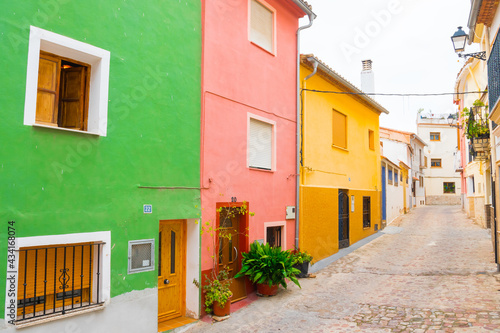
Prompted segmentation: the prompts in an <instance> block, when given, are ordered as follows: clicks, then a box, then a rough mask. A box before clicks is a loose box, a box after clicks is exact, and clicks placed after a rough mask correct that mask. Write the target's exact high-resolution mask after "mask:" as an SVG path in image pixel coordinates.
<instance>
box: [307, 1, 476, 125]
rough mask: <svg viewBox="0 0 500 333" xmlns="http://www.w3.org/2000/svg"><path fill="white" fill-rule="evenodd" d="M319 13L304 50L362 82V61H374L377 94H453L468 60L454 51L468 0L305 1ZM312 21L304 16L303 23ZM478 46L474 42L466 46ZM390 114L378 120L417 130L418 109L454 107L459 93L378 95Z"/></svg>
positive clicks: (451, 109)
mask: <svg viewBox="0 0 500 333" xmlns="http://www.w3.org/2000/svg"><path fill="white" fill-rule="evenodd" d="M307 2H308V3H309V4H310V5H312V7H313V11H314V12H315V13H316V15H317V16H318V17H317V18H316V20H314V23H313V26H312V27H311V28H309V29H307V30H304V31H303V32H302V34H301V52H302V53H313V54H314V55H315V56H316V57H318V58H319V59H320V60H322V61H323V62H325V63H326V64H327V65H329V66H330V67H331V68H332V69H334V70H335V71H336V72H338V73H339V74H340V75H342V76H343V77H344V78H346V79H347V80H348V81H350V82H351V83H353V84H354V85H356V86H357V87H360V81H361V79H360V73H361V69H362V66H361V61H362V60H365V59H371V60H373V72H374V74H375V92H377V93H398V94H400V93H445V92H453V88H454V84H455V79H456V76H457V73H458V71H459V70H460V68H461V67H462V66H463V63H464V60H463V59H461V58H458V56H457V55H456V54H455V52H454V51H453V46H452V43H451V39H450V37H451V35H453V33H454V32H455V31H456V30H457V27H458V26H463V27H464V30H465V31H466V32H468V29H467V20H468V17H469V10H470V0H419V1H415V0H351V1H340V0H307ZM307 22H308V20H307V18H305V19H302V20H301V22H300V23H301V25H304V24H306V23H307ZM474 49H475V48H474V47H472V46H468V48H466V52H470V51H472V50H474ZM375 99H376V100H377V102H379V103H380V104H381V105H382V106H384V107H385V108H386V109H387V110H388V111H389V112H390V114H389V115H385V114H383V115H381V117H380V125H381V126H383V127H389V128H394V129H401V130H405V131H412V132H416V123H415V121H416V114H417V110H418V109H419V108H423V109H424V110H425V112H426V113H428V112H432V113H434V114H440V113H451V112H456V106H455V105H454V104H453V96H450V95H448V96H440V97H384V96H378V97H375Z"/></svg>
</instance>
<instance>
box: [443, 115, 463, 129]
mask: <svg viewBox="0 0 500 333" xmlns="http://www.w3.org/2000/svg"><path fill="white" fill-rule="evenodd" d="M457 118H458V113H456V114H455V115H453V114H451V113H450V115H449V116H448V118H447V120H448V125H450V127H458V128H462V126H461V125H460V124H456V121H457Z"/></svg>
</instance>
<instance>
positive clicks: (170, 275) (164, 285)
mask: <svg viewBox="0 0 500 333" xmlns="http://www.w3.org/2000/svg"><path fill="white" fill-rule="evenodd" d="M185 237H186V236H185V221H183V220H175V221H160V234H159V244H158V248H159V251H158V252H159V258H158V259H159V260H158V321H159V322H161V321H165V320H169V319H172V318H176V317H181V316H183V315H184V298H185V290H186V285H185V278H184V273H185V272H184V270H185V253H186V247H185V241H186V239H185Z"/></svg>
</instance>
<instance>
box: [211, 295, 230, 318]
mask: <svg viewBox="0 0 500 333" xmlns="http://www.w3.org/2000/svg"><path fill="white" fill-rule="evenodd" d="M212 312H213V314H214V316H217V317H226V316H229V315H230V314H231V301H230V300H229V299H228V300H227V301H226V303H225V304H224V305H220V304H219V302H217V301H215V302H214V303H213V304H212Z"/></svg>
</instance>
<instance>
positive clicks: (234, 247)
mask: <svg viewBox="0 0 500 333" xmlns="http://www.w3.org/2000/svg"><path fill="white" fill-rule="evenodd" d="M233 249H234V250H235V251H236V257H234V261H236V259H238V250H237V249H236V246H233Z"/></svg>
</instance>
